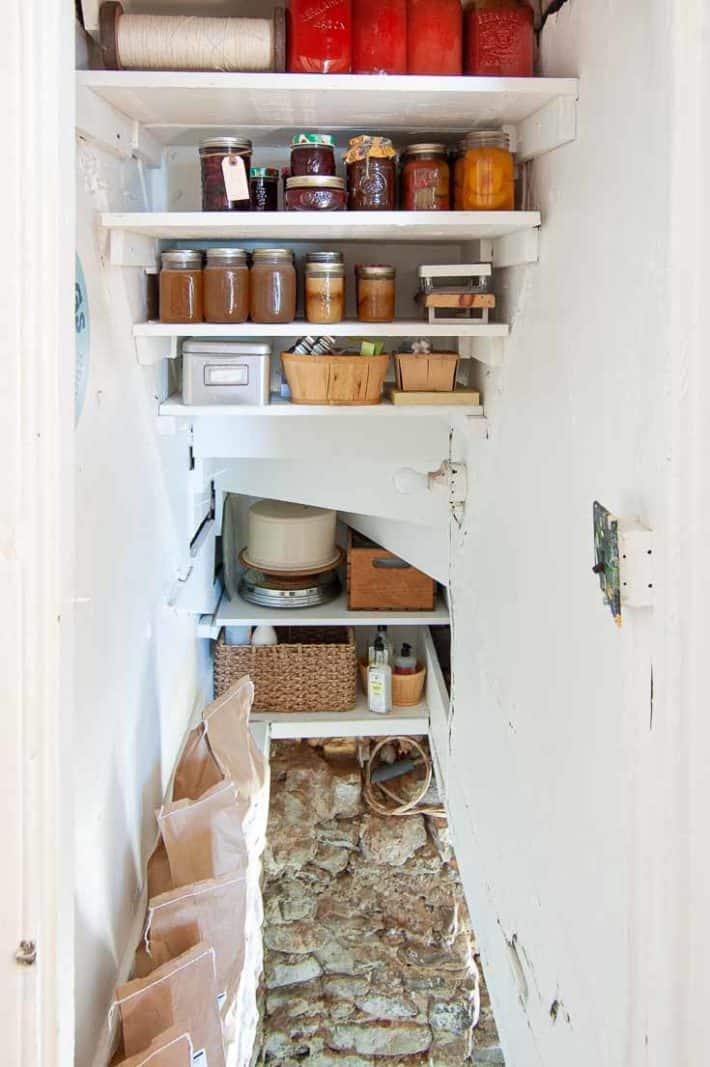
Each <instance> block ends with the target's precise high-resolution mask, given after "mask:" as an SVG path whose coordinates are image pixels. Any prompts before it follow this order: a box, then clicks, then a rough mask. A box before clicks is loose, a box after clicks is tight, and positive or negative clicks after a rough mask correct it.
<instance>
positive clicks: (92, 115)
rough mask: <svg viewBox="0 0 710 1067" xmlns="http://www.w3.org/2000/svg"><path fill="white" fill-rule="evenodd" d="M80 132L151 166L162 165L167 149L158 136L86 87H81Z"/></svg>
mask: <svg viewBox="0 0 710 1067" xmlns="http://www.w3.org/2000/svg"><path fill="white" fill-rule="evenodd" d="M76 132H77V134H78V135H79V136H80V137H82V138H83V139H84V140H86V141H88V142H89V143H91V144H95V145H98V146H99V147H100V148H104V149H106V150H107V151H109V152H111V153H112V154H113V155H116V156H119V157H120V158H121V159H140V160H142V161H143V162H144V163H146V164H147V165H148V166H149V167H159V166H160V164H161V161H162V158H163V149H162V145H160V144H159V142H158V141H156V139H155V137H153V135H152V134H150V133H148V131H147V130H146V128H145V127H144V126H143V125H142V124H141V123H140V122H138V121H137V120H135V119H130V118H128V116H127V115H124V114H123V113H122V112H121V111H118V110H117V109H116V108H115V107H113V105H111V104H108V103H106V101H105V100H102V99H101V97H100V96H98V95H97V94H96V93H93V92H91V90H90V89H87V88H85V87H84V86H78V87H77V93H76Z"/></svg>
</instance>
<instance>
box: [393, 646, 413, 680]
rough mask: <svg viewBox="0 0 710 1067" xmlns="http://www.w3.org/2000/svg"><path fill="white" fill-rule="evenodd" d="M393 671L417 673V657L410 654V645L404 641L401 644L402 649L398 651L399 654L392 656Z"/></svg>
mask: <svg viewBox="0 0 710 1067" xmlns="http://www.w3.org/2000/svg"><path fill="white" fill-rule="evenodd" d="M394 673H395V674H416V673H417V657H416V656H413V655H412V646H411V645H408V644H407V642H406V641H405V642H404V644H403V645H402V651H401V652H400V654H399V655H398V656H395V658H394Z"/></svg>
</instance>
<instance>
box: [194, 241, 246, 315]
mask: <svg viewBox="0 0 710 1067" xmlns="http://www.w3.org/2000/svg"><path fill="white" fill-rule="evenodd" d="M204 291H205V322H246V321H247V319H248V318H249V267H248V264H247V254H246V252H245V250H244V249H243V248H208V249H207V264H206V266H205V272H204Z"/></svg>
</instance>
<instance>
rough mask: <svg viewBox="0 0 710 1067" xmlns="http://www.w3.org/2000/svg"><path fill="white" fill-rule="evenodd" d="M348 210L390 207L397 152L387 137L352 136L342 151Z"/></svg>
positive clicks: (393, 200)
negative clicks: (345, 172) (346, 182)
mask: <svg viewBox="0 0 710 1067" xmlns="http://www.w3.org/2000/svg"><path fill="white" fill-rule="evenodd" d="M344 158H345V165H346V168H347V175H348V209H349V210H350V211H394V210H395V208H396V207H397V153H396V152H395V150H394V146H393V145H392V142H391V141H390V140H389V138H387V137H369V136H365V135H363V136H361V137H353V138H352V140H351V141H350V143H349V146H348V150H347V152H346V153H345V157H344Z"/></svg>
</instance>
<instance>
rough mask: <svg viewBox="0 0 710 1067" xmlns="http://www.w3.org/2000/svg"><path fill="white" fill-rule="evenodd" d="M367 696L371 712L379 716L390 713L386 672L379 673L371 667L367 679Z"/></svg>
mask: <svg viewBox="0 0 710 1067" xmlns="http://www.w3.org/2000/svg"><path fill="white" fill-rule="evenodd" d="M367 695H368V704H369V707H370V711H372V712H375V713H376V714H377V715H386V714H387V712H388V711H389V707H388V706H387V703H388V702H387V681H386V675H385V673H384V671H378V670H377V668H376V667H370V670H369V671H368V678H367Z"/></svg>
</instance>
